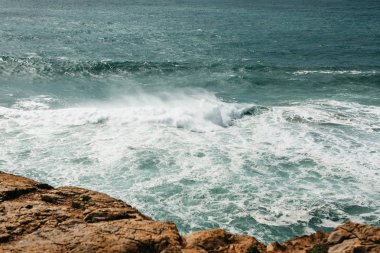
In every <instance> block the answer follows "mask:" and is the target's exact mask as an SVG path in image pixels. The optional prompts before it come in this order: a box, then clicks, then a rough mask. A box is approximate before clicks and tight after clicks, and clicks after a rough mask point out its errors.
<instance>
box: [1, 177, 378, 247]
mask: <svg viewBox="0 0 380 253" xmlns="http://www.w3.org/2000/svg"><path fill="white" fill-rule="evenodd" d="M0 252H49V253H54V252H128V253H135V252H146V253H156V252H157V253H158V252H161V253H164V252H165V253H172V252H173V253H174V252H182V253H204V252H210V253H211V252H212V253H235V252H236V253H264V252H266V253H278V252H282V253H284V252H296V253H297V252H305V253H322V252H329V253H338V252H339V253H345V252H347V253H348V252H352V253H361V252H371V253H379V252H380V228H379V227H372V226H368V225H363V224H356V223H352V222H347V223H345V224H343V225H341V226H339V227H337V228H335V230H334V231H333V232H332V233H322V232H317V233H315V234H312V235H308V236H302V237H298V238H295V239H291V240H289V241H287V242H285V243H281V244H280V243H272V244H270V245H264V244H263V243H261V242H259V241H258V240H256V239H255V238H254V237H252V236H247V235H235V234H231V233H228V232H226V231H224V230H222V229H214V230H205V231H199V232H194V233H191V234H189V235H185V236H182V235H180V234H179V232H178V230H177V227H176V225H175V224H174V223H172V222H163V221H154V220H152V219H151V218H149V217H147V216H145V215H144V214H141V213H140V212H139V211H138V210H137V209H135V208H133V207H132V206H130V205H128V204H127V203H125V202H123V201H121V200H117V199H114V198H112V197H110V196H108V195H106V194H102V193H98V192H94V191H90V190H87V189H83V188H78V187H58V188H53V187H51V186H49V185H47V184H43V183H39V182H36V181H33V180H30V179H27V178H25V177H20V176H15V175H12V174H8V173H4V172H0Z"/></svg>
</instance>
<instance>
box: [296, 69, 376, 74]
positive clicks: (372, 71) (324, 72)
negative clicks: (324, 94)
mask: <svg viewBox="0 0 380 253" xmlns="http://www.w3.org/2000/svg"><path fill="white" fill-rule="evenodd" d="M378 73H379V72H378V71H376V70H367V71H363V70H298V71H295V72H293V74H294V75H309V74H329V75H343V74H349V75H376V74H378Z"/></svg>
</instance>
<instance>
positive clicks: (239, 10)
mask: <svg viewBox="0 0 380 253" xmlns="http://www.w3.org/2000/svg"><path fill="white" fill-rule="evenodd" d="M379 13H380V2H379V1H290V0H286V1H216V0H214V1H200V0H198V1H197V0H191V1H116V0H111V1H49V0H36V1H15V0H13V1H5V0H0V143H1V148H0V169H1V170H4V171H9V172H12V173H17V174H22V175H25V176H28V177H32V178H34V179H37V180H40V181H44V182H47V183H50V184H53V185H64V184H72V185H79V186H84V187H89V188H92V189H95V190H99V191H104V192H107V193H109V194H111V195H113V196H115V197H119V198H122V199H123V200H126V201H127V202H129V203H131V204H133V205H135V206H136V207H137V208H138V209H140V210H141V211H142V212H144V213H146V214H148V215H150V216H152V217H153V218H155V219H163V220H173V221H174V222H176V224H177V225H178V227H179V228H180V230H181V232H183V233H187V232H190V231H193V230H198V229H207V228H215V227H222V228H225V229H228V230H230V231H233V232H238V233H247V234H252V235H255V236H257V237H258V238H259V239H261V240H264V241H265V242H269V241H272V240H280V241H281V240H286V239H288V238H290V237H293V236H296V235H301V234H304V233H311V232H313V231H315V230H329V228H331V227H333V226H335V225H336V224H339V223H341V222H342V221H344V220H345V219H353V220H356V221H360V222H365V223H368V224H375V225H379V224H380V220H379V217H380V213H379V209H380V202H379V201H380V198H379V196H380V187H379V184H378V182H379V180H380V175H379V173H380V172H379V168H380V158H379V157H380V155H379V154H380V43H379V41H380V29H379V27H380V14H379Z"/></svg>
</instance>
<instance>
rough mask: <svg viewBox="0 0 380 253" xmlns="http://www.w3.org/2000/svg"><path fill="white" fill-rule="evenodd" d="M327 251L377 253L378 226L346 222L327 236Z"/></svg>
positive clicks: (379, 249)
mask: <svg viewBox="0 0 380 253" xmlns="http://www.w3.org/2000/svg"><path fill="white" fill-rule="evenodd" d="M328 243H329V245H330V247H329V251H328V252H329V253H338V252H339V253H361V252H368V253H379V252H380V228H379V227H372V226H367V225H363V224H357V223H353V222H347V223H345V224H343V225H341V226H339V227H337V228H335V230H334V231H333V232H332V233H331V235H330V236H329V238H328Z"/></svg>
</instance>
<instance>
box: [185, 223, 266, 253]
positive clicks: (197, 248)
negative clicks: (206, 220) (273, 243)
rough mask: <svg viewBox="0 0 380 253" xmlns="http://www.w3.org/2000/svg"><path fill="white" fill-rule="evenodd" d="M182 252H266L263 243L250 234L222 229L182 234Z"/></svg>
mask: <svg viewBox="0 0 380 253" xmlns="http://www.w3.org/2000/svg"><path fill="white" fill-rule="evenodd" d="M184 241H185V243H184V250H183V252H184V253H190V252H215V253H216V252H220V253H232V252H236V253H261V252H266V250H265V248H266V247H265V245H264V244H262V243H260V242H259V241H257V240H256V239H255V238H254V237H252V236H245V235H234V234H231V233H228V232H226V231H224V230H222V229H213V230H206V231H199V232H193V233H191V234H190V235H188V236H184Z"/></svg>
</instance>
